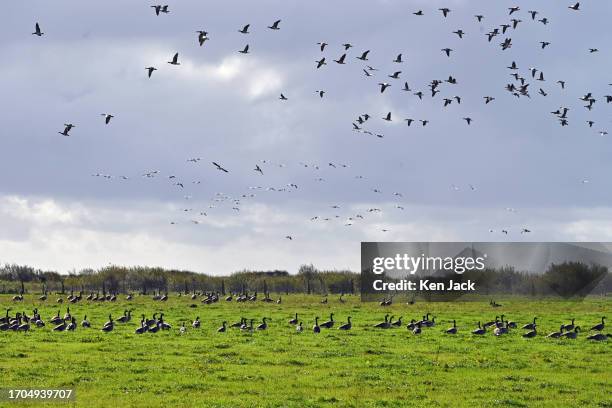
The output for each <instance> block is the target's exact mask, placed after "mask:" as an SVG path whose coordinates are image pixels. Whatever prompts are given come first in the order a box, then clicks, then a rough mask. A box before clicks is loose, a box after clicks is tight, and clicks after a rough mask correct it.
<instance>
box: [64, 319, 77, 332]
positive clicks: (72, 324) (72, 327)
mask: <svg viewBox="0 0 612 408" xmlns="http://www.w3.org/2000/svg"><path fill="white" fill-rule="evenodd" d="M76 328H77V324H76V319H75V318H74V317H73V318H72V319H71V321H70V323H69V324H68V327H66V330H68V331H75V330H76Z"/></svg>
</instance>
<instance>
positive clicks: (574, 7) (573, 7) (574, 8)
mask: <svg viewBox="0 0 612 408" xmlns="http://www.w3.org/2000/svg"><path fill="white" fill-rule="evenodd" d="M567 8H568V9H572V10H574V11H578V10H580V3H576V4H574V5H571V6H567Z"/></svg>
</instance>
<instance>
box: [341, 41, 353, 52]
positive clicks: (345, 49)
mask: <svg viewBox="0 0 612 408" xmlns="http://www.w3.org/2000/svg"><path fill="white" fill-rule="evenodd" d="M342 46H343V47H344V51H348V50H349V48H353V44H351V43H345V44H342Z"/></svg>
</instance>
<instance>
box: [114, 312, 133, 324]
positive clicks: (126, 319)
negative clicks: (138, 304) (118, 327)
mask: <svg viewBox="0 0 612 408" xmlns="http://www.w3.org/2000/svg"><path fill="white" fill-rule="evenodd" d="M131 318H132V311H131V310H124V311H123V316H121V317H119V318H118V319H117V321H118V322H119V323H127V322H129V321H130V319H131Z"/></svg>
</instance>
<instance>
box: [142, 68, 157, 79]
mask: <svg viewBox="0 0 612 408" xmlns="http://www.w3.org/2000/svg"><path fill="white" fill-rule="evenodd" d="M145 69H146V70H147V71H148V76H149V78H151V75H152V74H153V71H157V68H155V67H146V68H145Z"/></svg>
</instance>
